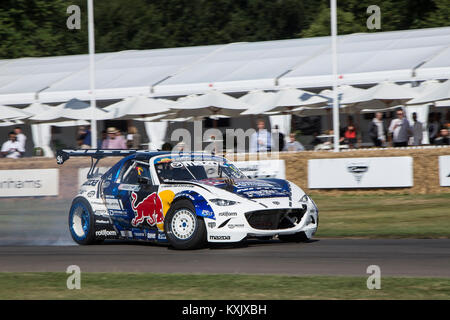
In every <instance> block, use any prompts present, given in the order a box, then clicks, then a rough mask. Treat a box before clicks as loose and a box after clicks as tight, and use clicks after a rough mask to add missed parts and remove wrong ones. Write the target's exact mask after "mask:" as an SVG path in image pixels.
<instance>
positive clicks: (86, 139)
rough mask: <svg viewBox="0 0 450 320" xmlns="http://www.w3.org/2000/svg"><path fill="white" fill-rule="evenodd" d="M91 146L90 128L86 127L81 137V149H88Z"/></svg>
mask: <svg viewBox="0 0 450 320" xmlns="http://www.w3.org/2000/svg"><path fill="white" fill-rule="evenodd" d="M91 146H92V144H91V126H88V127H87V129H86V131H84V134H83V136H82V142H81V149H90V148H91Z"/></svg>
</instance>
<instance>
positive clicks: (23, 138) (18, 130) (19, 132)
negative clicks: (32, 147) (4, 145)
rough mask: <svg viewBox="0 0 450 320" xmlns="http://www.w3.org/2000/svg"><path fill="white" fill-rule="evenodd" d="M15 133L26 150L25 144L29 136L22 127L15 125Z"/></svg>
mask: <svg viewBox="0 0 450 320" xmlns="http://www.w3.org/2000/svg"><path fill="white" fill-rule="evenodd" d="M14 133H15V134H16V139H17V141H18V142H19V143H20V145H21V146H22V149H23V150H25V144H26V143H27V136H26V135H24V134H23V133H22V128H20V127H15V128H14Z"/></svg>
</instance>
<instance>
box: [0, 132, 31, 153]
mask: <svg viewBox="0 0 450 320" xmlns="http://www.w3.org/2000/svg"><path fill="white" fill-rule="evenodd" d="M8 137H9V139H8V141H6V142H5V143H3V145H2V149H1V151H0V153H1V155H2V157H6V158H11V159H17V158H20V157H21V156H23V153H24V152H25V150H24V149H23V148H22V145H21V144H20V142H19V141H17V138H16V134H15V133H14V131H11V132H10V133H9V135H8Z"/></svg>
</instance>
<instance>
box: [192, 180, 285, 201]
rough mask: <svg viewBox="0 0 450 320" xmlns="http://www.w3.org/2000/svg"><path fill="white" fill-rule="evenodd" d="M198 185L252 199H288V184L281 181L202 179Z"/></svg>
mask: <svg viewBox="0 0 450 320" xmlns="http://www.w3.org/2000/svg"><path fill="white" fill-rule="evenodd" d="M198 183H200V184H203V185H208V186H213V187H216V188H220V189H223V190H226V191H229V192H231V193H234V194H237V195H239V196H243V197H245V198H248V199H253V198H275V197H290V196H291V190H290V187H289V183H288V182H287V181H286V180H282V179H232V180H228V181H227V180H226V179H223V178H215V179H204V180H200V181H198Z"/></svg>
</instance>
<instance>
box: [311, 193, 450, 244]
mask: <svg viewBox="0 0 450 320" xmlns="http://www.w3.org/2000/svg"><path fill="white" fill-rule="evenodd" d="M311 197H312V198H313V199H314V201H315V202H316V204H317V206H318V207H319V218H320V221H319V230H318V232H317V233H316V236H318V237H368V238H449V237H450V195H449V194H439V195H438V194H433V195H370V196H363V195H358V196H356V195H344V196H324V195H314V194H311Z"/></svg>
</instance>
